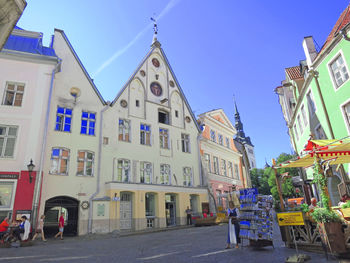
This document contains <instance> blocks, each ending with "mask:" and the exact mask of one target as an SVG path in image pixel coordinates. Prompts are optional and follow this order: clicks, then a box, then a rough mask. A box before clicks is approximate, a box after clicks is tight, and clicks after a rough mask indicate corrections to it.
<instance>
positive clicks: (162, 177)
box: [159, 163, 171, 185]
mask: <svg viewBox="0 0 350 263" xmlns="http://www.w3.org/2000/svg"><path fill="white" fill-rule="evenodd" d="M165 168H167V169H165ZM166 172H168V173H166ZM165 178H168V180H167V181H168V183H166V180H165ZM162 181H163V182H162ZM159 184H164V185H171V168H170V165H169V164H165V163H162V164H161V165H160V173H159Z"/></svg>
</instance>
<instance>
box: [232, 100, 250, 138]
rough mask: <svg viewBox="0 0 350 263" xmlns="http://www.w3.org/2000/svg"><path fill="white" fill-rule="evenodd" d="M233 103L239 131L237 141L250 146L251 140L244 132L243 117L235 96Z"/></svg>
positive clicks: (236, 125) (236, 126)
mask: <svg viewBox="0 0 350 263" xmlns="http://www.w3.org/2000/svg"><path fill="white" fill-rule="evenodd" d="M233 101H234V103H235V128H236V131H237V135H236V140H237V141H239V142H241V143H244V144H245V143H247V144H249V145H252V143H251V141H250V138H249V137H247V136H245V133H244V130H243V123H242V121H241V117H240V116H239V112H238V107H237V103H236V99H235V97H234V96H233Z"/></svg>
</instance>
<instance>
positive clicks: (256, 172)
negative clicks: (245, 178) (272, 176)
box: [250, 168, 271, 195]
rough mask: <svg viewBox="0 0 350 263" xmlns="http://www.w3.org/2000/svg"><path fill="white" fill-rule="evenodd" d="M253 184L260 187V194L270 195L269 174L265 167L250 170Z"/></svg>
mask: <svg viewBox="0 0 350 263" xmlns="http://www.w3.org/2000/svg"><path fill="white" fill-rule="evenodd" d="M250 178H251V181H252V186H253V187H256V188H258V192H259V194H263V195H270V194H271V192H270V186H269V184H268V179H269V174H266V173H265V170H264V169H256V168H254V169H252V170H251V171H250Z"/></svg>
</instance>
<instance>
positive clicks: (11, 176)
mask: <svg viewBox="0 0 350 263" xmlns="http://www.w3.org/2000/svg"><path fill="white" fill-rule="evenodd" d="M0 179H18V174H0Z"/></svg>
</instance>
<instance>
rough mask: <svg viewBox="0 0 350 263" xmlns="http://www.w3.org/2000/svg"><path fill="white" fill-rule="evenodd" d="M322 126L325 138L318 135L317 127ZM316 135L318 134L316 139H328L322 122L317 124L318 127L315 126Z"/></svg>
mask: <svg viewBox="0 0 350 263" xmlns="http://www.w3.org/2000/svg"><path fill="white" fill-rule="evenodd" d="M320 127H321V128H322V130H323V133H324V136H325V138H319V137H320V136H318V134H317V129H318V128H320ZM315 135H317V136H316V138H315V139H316V140H327V134H326V132H325V130H324V129H323V127H322V126H321V123H319V124H317V125H316V127H315Z"/></svg>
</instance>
